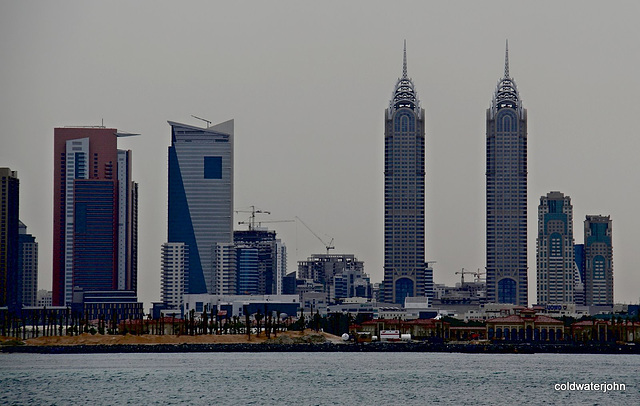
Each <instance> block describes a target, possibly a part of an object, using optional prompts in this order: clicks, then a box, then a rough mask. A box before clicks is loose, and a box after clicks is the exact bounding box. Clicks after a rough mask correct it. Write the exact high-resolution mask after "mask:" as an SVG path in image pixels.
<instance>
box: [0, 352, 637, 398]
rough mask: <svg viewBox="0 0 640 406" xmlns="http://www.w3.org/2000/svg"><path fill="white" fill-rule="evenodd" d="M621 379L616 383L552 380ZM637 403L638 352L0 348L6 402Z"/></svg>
mask: <svg viewBox="0 0 640 406" xmlns="http://www.w3.org/2000/svg"><path fill="white" fill-rule="evenodd" d="M566 382H577V383H589V382H594V383H603V382H608V383H613V382H616V383H624V384H625V385H626V391H612V392H607V393H603V392H595V391H589V392H587V391H579V392H578V391H574V392H570V391H556V390H554V384H556V383H566ZM432 403H439V404H472V405H475V404H502V405H512V404H575V405H584V404H590V405H610V404H611V405H635V404H640V356H637V355H636V356H620V355H576V354H566V355H558V354H526V355H525V354H490V355H489V354H447V353H200V354H193V353H188V354H175V353H170V354H77V355H46V354H0V404H8V405H14V404H15V405H67V404H89V405H117V404H135V405H147V404H155V405H177V404H192V405H285V404H286V405H345V404H353V405H381V404H393V405H425V404H432Z"/></svg>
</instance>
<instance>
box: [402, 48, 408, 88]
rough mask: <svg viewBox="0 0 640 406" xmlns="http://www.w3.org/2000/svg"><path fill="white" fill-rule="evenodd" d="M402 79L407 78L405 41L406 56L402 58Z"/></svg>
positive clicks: (405, 53) (405, 51)
mask: <svg viewBox="0 0 640 406" xmlns="http://www.w3.org/2000/svg"><path fill="white" fill-rule="evenodd" d="M402 78H403V79H406V78H407V40H406V39H405V40H404V56H403V58H402Z"/></svg>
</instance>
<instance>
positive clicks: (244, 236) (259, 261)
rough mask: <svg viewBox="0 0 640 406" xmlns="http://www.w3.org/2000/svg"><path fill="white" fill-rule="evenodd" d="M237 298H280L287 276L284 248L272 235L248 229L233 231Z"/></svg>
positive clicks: (264, 231) (260, 230) (272, 232)
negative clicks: (256, 296)
mask: <svg viewBox="0 0 640 406" xmlns="http://www.w3.org/2000/svg"><path fill="white" fill-rule="evenodd" d="M233 239H234V243H235V247H236V253H237V277H238V294H239V295H246V294H253V295H280V294H282V279H283V278H284V276H285V275H286V273H287V248H286V246H285V245H284V243H283V242H282V240H280V239H279V238H276V232H275V231H270V230H267V229H263V228H256V227H250V229H249V230H242V231H234V233H233Z"/></svg>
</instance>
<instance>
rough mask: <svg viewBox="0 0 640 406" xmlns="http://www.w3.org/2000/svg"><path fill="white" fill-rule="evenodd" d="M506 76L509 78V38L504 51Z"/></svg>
mask: <svg viewBox="0 0 640 406" xmlns="http://www.w3.org/2000/svg"><path fill="white" fill-rule="evenodd" d="M504 77H505V79H508V78H509V40H508V39H507V42H506V46H505V51H504Z"/></svg>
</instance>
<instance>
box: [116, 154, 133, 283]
mask: <svg viewBox="0 0 640 406" xmlns="http://www.w3.org/2000/svg"><path fill="white" fill-rule="evenodd" d="M131 155H132V154H131V151H129V150H121V149H119V150H118V258H117V261H118V290H130V291H134V292H136V291H137V288H138V286H137V285H138V184H137V183H135V182H132V180H131V172H132V171H131V168H132V164H131V158H132V157H131Z"/></svg>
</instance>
